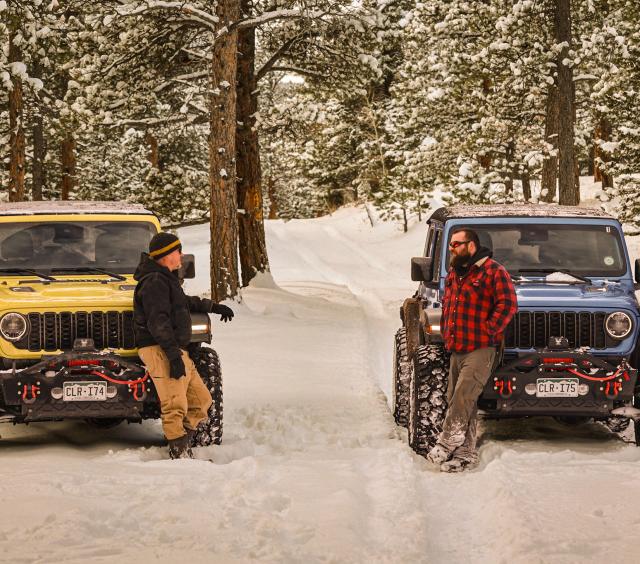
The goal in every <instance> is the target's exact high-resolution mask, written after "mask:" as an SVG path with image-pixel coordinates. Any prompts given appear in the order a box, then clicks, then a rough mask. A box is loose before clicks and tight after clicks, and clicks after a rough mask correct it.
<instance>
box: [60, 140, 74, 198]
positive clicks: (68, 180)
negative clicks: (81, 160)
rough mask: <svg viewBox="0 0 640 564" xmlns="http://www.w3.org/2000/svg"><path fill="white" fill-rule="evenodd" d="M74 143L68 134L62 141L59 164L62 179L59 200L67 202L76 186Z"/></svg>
mask: <svg viewBox="0 0 640 564" xmlns="http://www.w3.org/2000/svg"><path fill="white" fill-rule="evenodd" d="M75 149H76V142H75V139H74V138H73V135H72V134H71V133H69V132H67V134H66V135H65V137H64V139H63V140H62V147H61V151H60V153H61V162H62V179H61V181H60V199H61V200H68V199H69V196H70V195H71V193H72V192H73V189H74V188H75V185H76V151H75Z"/></svg>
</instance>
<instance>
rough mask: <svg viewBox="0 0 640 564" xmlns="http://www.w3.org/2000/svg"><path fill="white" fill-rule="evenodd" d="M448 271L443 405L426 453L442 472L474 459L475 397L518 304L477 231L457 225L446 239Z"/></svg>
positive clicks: (506, 277) (475, 461)
mask: <svg viewBox="0 0 640 564" xmlns="http://www.w3.org/2000/svg"><path fill="white" fill-rule="evenodd" d="M449 251H450V253H451V260H450V265H451V268H450V270H449V274H448V275H447V279H446V281H445V290H444V297H443V300H442V319H441V321H440V325H441V327H442V336H443V338H444V343H445V347H446V348H447V350H448V351H449V352H450V353H451V364H450V368H449V387H448V390H447V399H448V402H449V404H448V405H449V407H448V409H447V414H446V417H445V420H444V424H443V430H442V433H441V434H440V436H439V437H438V442H437V443H436V445H435V446H434V447H433V448H432V449H431V450H430V451H429V453H428V454H427V459H428V460H429V461H430V462H432V463H433V464H436V465H438V466H439V467H440V470H442V471H444V472H460V471H462V470H465V469H468V468H470V467H473V466H475V465H477V464H478V453H477V450H476V429H477V420H476V419H477V401H478V397H479V396H480V394H481V393H482V390H483V388H484V386H485V384H486V383H487V380H488V379H489V377H490V376H491V373H492V372H493V367H494V363H495V362H496V357H497V354H496V353H497V351H499V350H501V349H502V343H503V340H504V330H505V329H506V327H507V325H508V324H509V322H510V321H511V318H512V317H513V316H514V315H515V313H516V311H517V309H518V305H517V299H516V293H515V289H514V287H513V283H512V282H511V276H510V275H509V273H508V272H507V271H506V269H505V268H504V267H503V266H502V265H500V264H498V263H497V262H496V261H494V260H492V258H491V256H492V253H491V251H490V250H489V249H487V248H486V247H482V246H480V240H479V238H478V234H477V233H476V232H475V231H473V230H472V229H468V228H466V227H460V228H457V229H455V230H454V231H453V233H452V235H451V240H450V242H449Z"/></svg>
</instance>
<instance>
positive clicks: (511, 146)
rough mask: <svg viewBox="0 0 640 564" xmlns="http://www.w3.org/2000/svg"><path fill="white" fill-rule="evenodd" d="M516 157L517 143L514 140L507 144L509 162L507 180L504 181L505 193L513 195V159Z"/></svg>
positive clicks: (506, 158)
mask: <svg viewBox="0 0 640 564" xmlns="http://www.w3.org/2000/svg"><path fill="white" fill-rule="evenodd" d="M515 155H516V143H515V141H514V140H513V139H512V140H511V141H509V142H508V143H507V146H506V148H505V153H504V156H505V161H507V170H506V178H505V181H504V187H505V193H506V194H513V177H514V166H513V159H514V158H515Z"/></svg>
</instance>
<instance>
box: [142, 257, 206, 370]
mask: <svg viewBox="0 0 640 564" xmlns="http://www.w3.org/2000/svg"><path fill="white" fill-rule="evenodd" d="M133 278H134V279H135V280H137V281H138V285H137V286H136V289H135V292H134V294H133V326H134V332H135V336H136V345H137V346H138V347H148V346H151V345H160V347H162V350H163V351H164V352H165V354H166V355H167V358H168V359H169V360H174V359H176V358H179V357H180V349H186V348H187V346H188V345H189V343H190V342H191V315H190V313H189V312H191V311H194V312H200V313H209V312H211V307H212V305H213V302H212V301H211V300H208V299H206V298H197V297H195V296H187V295H186V294H185V293H184V292H183V291H182V287H181V286H180V281H179V279H178V276H177V275H176V274H174V273H172V272H171V271H170V270H169V269H168V268H166V267H164V266H161V265H159V264H158V263H157V262H156V261H154V260H153V259H152V258H150V257H149V255H148V254H147V253H142V256H141V257H140V264H139V265H138V268H137V269H136V272H135V274H134V275H133Z"/></svg>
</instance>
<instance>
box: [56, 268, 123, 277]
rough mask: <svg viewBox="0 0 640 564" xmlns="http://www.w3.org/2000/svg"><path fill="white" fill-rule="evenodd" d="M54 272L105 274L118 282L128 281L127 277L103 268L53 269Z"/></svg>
mask: <svg viewBox="0 0 640 564" xmlns="http://www.w3.org/2000/svg"><path fill="white" fill-rule="evenodd" d="M52 270H53V271H54V272H86V273H90V272H97V273H98V274H105V275H106V276H111V278H115V279H116V280H126V279H127V278H126V277H125V276H122V275H121V274H115V273H114V272H109V271H108V270H103V269H102V268H95V267H93V266H76V267H73V268H54V269H52Z"/></svg>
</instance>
